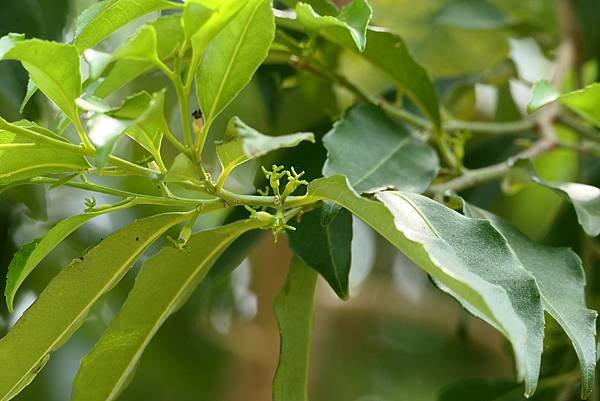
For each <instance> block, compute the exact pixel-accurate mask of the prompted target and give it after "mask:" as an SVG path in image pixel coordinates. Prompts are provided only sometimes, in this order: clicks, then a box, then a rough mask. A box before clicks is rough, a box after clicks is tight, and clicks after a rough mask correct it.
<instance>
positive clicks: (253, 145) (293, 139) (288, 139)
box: [217, 117, 315, 172]
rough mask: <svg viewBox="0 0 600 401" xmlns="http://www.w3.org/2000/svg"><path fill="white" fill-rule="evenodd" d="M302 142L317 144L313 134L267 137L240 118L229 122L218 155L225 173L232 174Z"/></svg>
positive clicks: (218, 148)
mask: <svg viewBox="0 0 600 401" xmlns="http://www.w3.org/2000/svg"><path fill="white" fill-rule="evenodd" d="M302 141H309V142H313V143H314V142H315V136H314V135H313V134H311V133H307V132H301V133H297V134H290V135H280V136H267V135H263V134H261V133H260V132H258V131H257V130H255V129H254V128H251V127H249V126H248V125H246V124H245V123H244V122H243V121H242V120H240V119H239V118H238V117H233V118H232V119H231V120H230V121H229V125H228V126H227V131H225V135H224V137H223V141H222V142H219V143H218V144H217V154H218V155H219V160H220V161H221V165H222V166H223V171H226V172H230V171H231V170H233V169H234V168H235V167H236V166H239V165H240V164H242V163H244V162H246V161H248V160H251V159H256V158H259V157H261V156H264V155H266V154H267V153H269V152H272V151H274V150H277V149H283V148H293V147H295V146H297V145H298V144H299V143H300V142H302Z"/></svg>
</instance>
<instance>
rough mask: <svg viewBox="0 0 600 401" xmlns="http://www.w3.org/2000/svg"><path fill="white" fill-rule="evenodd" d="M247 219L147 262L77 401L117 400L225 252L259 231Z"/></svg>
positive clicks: (89, 364)
mask: <svg viewBox="0 0 600 401" xmlns="http://www.w3.org/2000/svg"><path fill="white" fill-rule="evenodd" d="M262 225H264V223H262V222H260V221H259V220H257V219H250V220H242V221H238V222H235V223H232V224H229V225H226V226H222V227H219V228H215V229H209V230H205V231H201V232H199V233H197V234H194V235H193V236H192V237H191V238H190V239H189V241H188V243H187V245H186V247H185V249H178V248H175V247H166V248H164V249H163V250H162V251H160V252H159V253H158V254H156V255H155V256H153V257H152V258H151V259H149V260H148V261H146V262H145V263H144V266H143V267H142V270H141V271H140V273H139V275H138V276H137V279H136V281H135V285H134V287H133V289H132V290H131V292H130V293H129V296H128V297H127V301H126V302H125V304H124V305H123V308H122V309H121V311H120V313H119V315H118V316H117V317H116V318H115V319H114V320H113V322H112V323H111V325H110V327H109V328H108V330H107V331H106V332H105V333H104V334H103V336H102V338H101V339H100V340H99V341H98V343H97V344H96V346H95V347H94V349H93V350H92V352H91V353H90V354H88V355H87V356H86V357H85V358H84V359H83V360H82V362H81V368H80V370H79V372H78V374H77V376H76V378H75V382H74V387H73V396H72V398H71V399H72V400H74V401H79V400H82V401H83V400H85V401H109V400H115V399H116V398H117V397H118V395H119V393H120V392H121V390H123V388H124V387H125V385H126V384H127V383H128V379H129V378H130V376H131V375H132V373H133V371H134V368H135V367H136V366H137V363H138V362H139V359H140V357H141V355H142V353H143V351H144V349H145V348H146V346H147V345H148V343H149V342H150V340H151V339H152V337H153V336H154V334H156V332H157V331H158V329H159V328H160V326H161V325H162V324H163V322H164V321H165V320H166V319H167V318H168V317H169V316H170V315H171V314H172V313H174V312H175V311H176V310H177V309H178V308H179V307H180V306H181V305H182V304H183V303H184V302H185V301H186V300H187V299H188V297H189V296H190V295H191V293H192V292H193V291H194V289H195V288H196V287H197V286H198V284H199V283H200V281H202V279H203V278H204V277H205V276H206V274H207V273H208V271H209V270H210V268H211V267H212V265H213V264H214V262H215V261H216V260H217V258H218V257H219V256H220V255H221V253H222V252H223V251H224V250H225V249H226V248H227V246H229V244H231V243H232V242H233V241H234V240H235V239H236V238H237V237H239V236H240V235H242V234H243V233H245V232H247V231H249V230H252V229H255V228H259V227H261V226H262Z"/></svg>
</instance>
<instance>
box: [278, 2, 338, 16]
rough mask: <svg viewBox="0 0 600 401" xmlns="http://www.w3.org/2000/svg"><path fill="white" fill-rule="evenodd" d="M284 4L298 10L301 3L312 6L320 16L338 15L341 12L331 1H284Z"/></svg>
mask: <svg viewBox="0 0 600 401" xmlns="http://www.w3.org/2000/svg"><path fill="white" fill-rule="evenodd" d="M282 3H284V4H286V5H287V6H288V7H290V8H296V6H297V5H298V4H299V3H306V4H308V5H310V6H311V7H312V8H313V9H314V10H315V11H316V12H318V13H319V15H337V14H338V13H339V10H338V8H337V6H336V5H335V3H333V2H332V1H331V0H283V1H282Z"/></svg>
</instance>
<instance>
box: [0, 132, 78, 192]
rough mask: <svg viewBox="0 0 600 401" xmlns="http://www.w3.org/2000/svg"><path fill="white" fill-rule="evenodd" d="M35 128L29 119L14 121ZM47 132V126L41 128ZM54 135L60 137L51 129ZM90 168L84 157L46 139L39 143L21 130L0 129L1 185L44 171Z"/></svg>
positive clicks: (35, 175) (46, 172) (63, 171)
mask: <svg viewBox="0 0 600 401" xmlns="http://www.w3.org/2000/svg"><path fill="white" fill-rule="evenodd" d="M14 124H15V125H17V126H22V127H25V128H29V129H34V130H35V129H36V128H34V127H35V124H32V123H29V122H17V123H14ZM42 133H43V134H44V135H46V134H47V132H46V130H42ZM49 135H52V136H53V138H54V139H56V138H57V137H56V136H54V134H52V133H50V134H49ZM87 168H89V165H88V164H87V162H86V161H85V159H84V158H83V157H82V156H81V155H79V154H77V153H72V152H68V151H65V150H63V149H61V148H56V147H54V146H52V145H49V144H47V143H36V142H35V141H34V140H32V139H31V138H29V137H27V136H24V135H22V134H19V133H16V132H11V131H5V130H0V186H2V185H8V184H11V183H14V182H17V181H22V180H27V179H29V178H32V177H37V176H39V175H44V174H55V173H65V172H78V171H82V170H85V169H87Z"/></svg>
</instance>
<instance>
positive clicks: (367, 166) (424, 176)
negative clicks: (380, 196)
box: [323, 104, 439, 193]
mask: <svg viewBox="0 0 600 401" xmlns="http://www.w3.org/2000/svg"><path fill="white" fill-rule="evenodd" d="M323 144H324V145H325V147H326V148H327V153H328V157H327V161H326V162H325V166H324V167H323V174H324V175H326V176H331V175H338V174H339V175H345V176H346V177H348V180H349V181H350V184H351V185H352V186H353V187H354V189H355V190H356V191H357V192H365V191H368V190H372V189H374V188H385V187H393V188H396V189H400V190H403V191H409V192H418V193H420V192H423V191H425V190H426V189H427V187H429V184H431V182H432V181H433V179H434V178H435V176H436V175H437V171H438V168H439V161H438V158H437V155H436V153H435V151H434V150H433V149H432V148H431V146H429V145H428V144H427V143H425V142H423V141H422V140H420V139H417V138H415V137H413V136H411V135H410V134H409V133H408V132H407V131H406V129H405V128H404V127H403V126H402V125H400V124H399V123H396V122H395V121H393V120H391V119H390V118H388V117H387V116H386V114H385V113H384V112H383V111H382V110H381V109H380V108H378V107H377V106H375V105H369V104H363V105H360V106H356V107H354V108H352V109H351V110H350V111H349V112H348V114H347V115H346V116H345V117H344V118H343V119H342V120H340V121H338V122H337V123H335V125H334V127H333V129H332V130H331V131H329V132H328V133H327V134H326V135H325V137H324V138H323Z"/></svg>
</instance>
